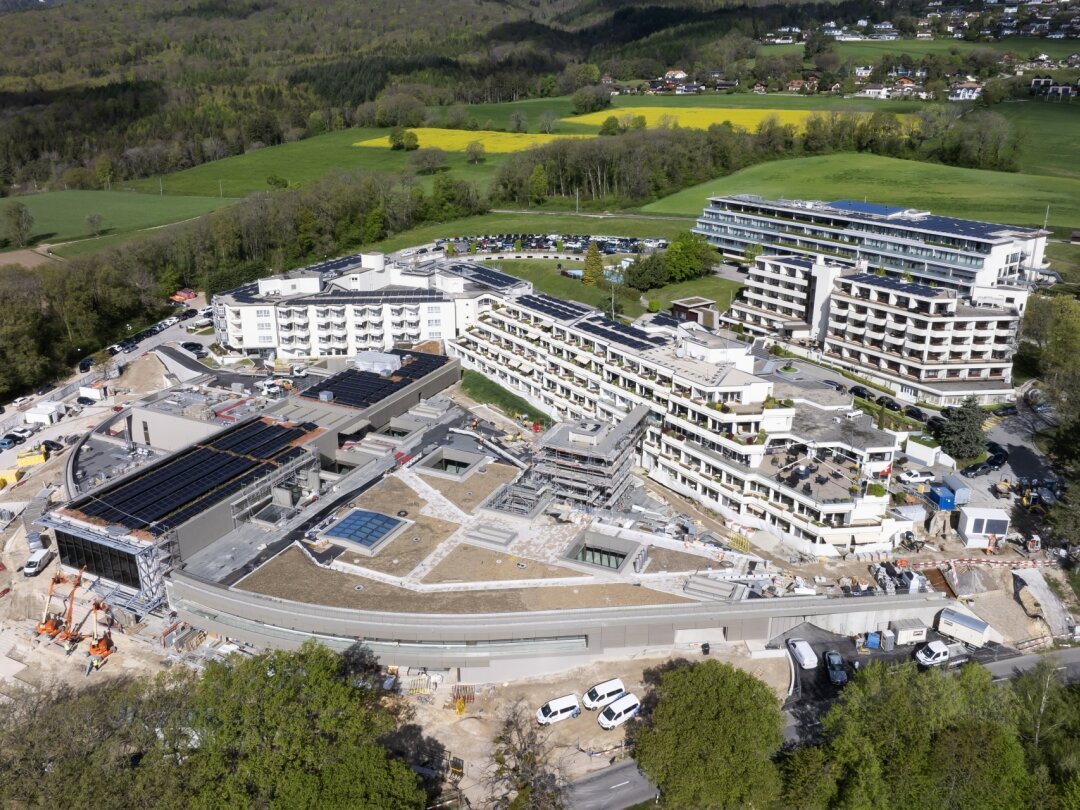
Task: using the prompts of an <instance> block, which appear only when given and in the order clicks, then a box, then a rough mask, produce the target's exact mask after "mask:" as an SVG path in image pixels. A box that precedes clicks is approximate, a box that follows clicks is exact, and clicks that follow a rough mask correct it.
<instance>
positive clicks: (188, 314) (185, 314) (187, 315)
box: [177, 309, 199, 321]
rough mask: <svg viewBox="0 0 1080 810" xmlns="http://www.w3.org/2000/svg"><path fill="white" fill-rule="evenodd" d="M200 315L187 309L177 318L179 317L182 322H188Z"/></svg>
mask: <svg viewBox="0 0 1080 810" xmlns="http://www.w3.org/2000/svg"><path fill="white" fill-rule="evenodd" d="M198 314H199V313H198V312H196V311H195V310H193V309H185V310H184V311H183V312H181V313H180V314H179V315H178V316H177V317H179V318H180V320H182V321H186V320H188V319H189V318H194V317H195V316H196V315H198Z"/></svg>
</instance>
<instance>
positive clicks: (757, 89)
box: [754, 82, 769, 96]
mask: <svg viewBox="0 0 1080 810" xmlns="http://www.w3.org/2000/svg"><path fill="white" fill-rule="evenodd" d="M768 92H769V85H767V84H765V82H754V95H755V96H763V95H765V94H766V93H768Z"/></svg>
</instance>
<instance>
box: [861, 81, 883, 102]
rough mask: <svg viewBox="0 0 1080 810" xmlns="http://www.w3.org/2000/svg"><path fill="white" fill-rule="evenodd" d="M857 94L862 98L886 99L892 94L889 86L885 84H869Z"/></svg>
mask: <svg viewBox="0 0 1080 810" xmlns="http://www.w3.org/2000/svg"><path fill="white" fill-rule="evenodd" d="M855 95H857V96H859V97H861V98H877V99H882V100H884V99H887V98H889V96H890V95H891V94H890V90H889V88H888V87H886V86H885V85H883V84H867V85H864V86H863V87H862V89H860V90H859V92H858V93H856V94H855Z"/></svg>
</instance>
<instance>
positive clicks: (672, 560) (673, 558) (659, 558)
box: [645, 546, 712, 574]
mask: <svg viewBox="0 0 1080 810" xmlns="http://www.w3.org/2000/svg"><path fill="white" fill-rule="evenodd" d="M711 563H712V560H710V559H709V558H708V557H703V556H701V555H700V554H687V553H686V552H685V551H674V550H672V549H669V548H659V547H657V546H653V547H652V548H650V549H649V567H648V568H646V569H645V573H647V574H658V573H661V572H663V571H673V572H674V571H698V570H704V568H705V566H706V565H709V564H711Z"/></svg>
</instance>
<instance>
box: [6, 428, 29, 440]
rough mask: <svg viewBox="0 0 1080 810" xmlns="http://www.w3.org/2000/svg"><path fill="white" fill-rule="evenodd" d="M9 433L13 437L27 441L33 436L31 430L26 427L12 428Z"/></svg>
mask: <svg viewBox="0 0 1080 810" xmlns="http://www.w3.org/2000/svg"><path fill="white" fill-rule="evenodd" d="M9 432H10V433H12V434H13V435H15V436H18V437H19V438H20V439H29V438H30V437H31V436H33V435H34V430H33V428H28V427H17V428H12V429H11V430H10V431H9Z"/></svg>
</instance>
